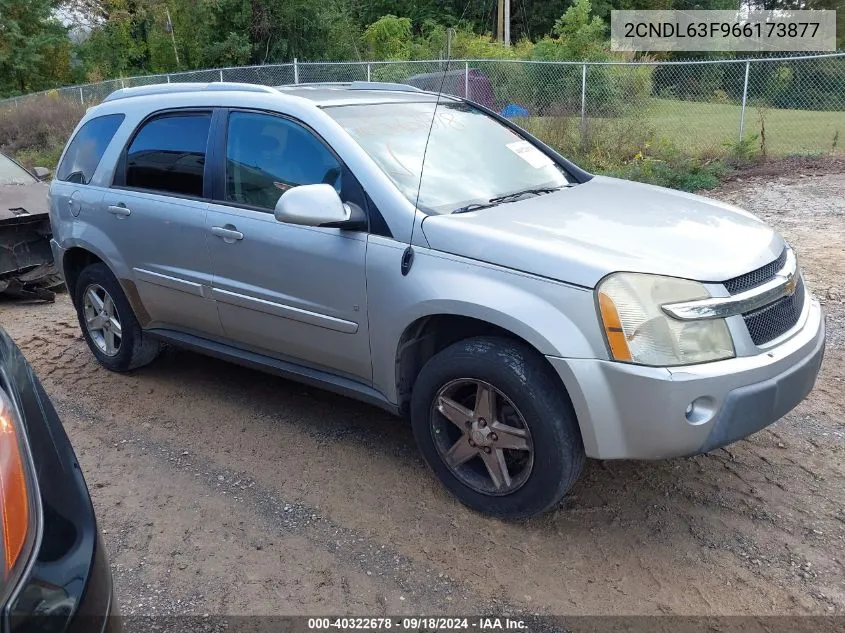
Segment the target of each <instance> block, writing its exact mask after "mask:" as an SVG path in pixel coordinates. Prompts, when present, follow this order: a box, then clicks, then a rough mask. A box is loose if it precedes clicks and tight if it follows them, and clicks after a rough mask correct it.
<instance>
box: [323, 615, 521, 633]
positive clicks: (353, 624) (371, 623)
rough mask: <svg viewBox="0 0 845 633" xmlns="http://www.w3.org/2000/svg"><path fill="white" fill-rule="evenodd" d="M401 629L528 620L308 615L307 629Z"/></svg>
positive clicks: (514, 626) (509, 626)
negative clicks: (327, 616) (313, 616)
mask: <svg viewBox="0 0 845 633" xmlns="http://www.w3.org/2000/svg"><path fill="white" fill-rule="evenodd" d="M394 628H395V629H398V630H403V631H422V630H426V631H429V630H430V631H447V630H473V629H474V630H478V631H527V630H528V625H527V623H526V622H525V621H524V620H522V619H519V618H510V617H475V618H467V617H456V618H448V617H426V616H419V617H402V618H389V617H373V618H366V617H357V618H356V617H347V618H309V619H308V630H310V631H331V630H343V629H348V630H355V629H357V630H388V629H394Z"/></svg>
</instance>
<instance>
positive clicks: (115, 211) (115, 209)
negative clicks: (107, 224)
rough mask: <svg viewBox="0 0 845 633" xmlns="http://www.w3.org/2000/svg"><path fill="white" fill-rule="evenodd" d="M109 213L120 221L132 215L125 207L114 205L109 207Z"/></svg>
mask: <svg viewBox="0 0 845 633" xmlns="http://www.w3.org/2000/svg"><path fill="white" fill-rule="evenodd" d="M109 213H111V214H112V215H113V216H115V217H117V219H118V220H119V219H120V218H126V217H129V216H130V215H132V212H131V211H130V210H129V209H127V208H126V207H124V206H123V205H113V206H110V207H109Z"/></svg>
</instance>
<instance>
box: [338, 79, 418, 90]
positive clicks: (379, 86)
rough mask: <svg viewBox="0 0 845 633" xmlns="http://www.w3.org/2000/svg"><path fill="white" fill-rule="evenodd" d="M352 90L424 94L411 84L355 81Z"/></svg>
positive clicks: (350, 86)
mask: <svg viewBox="0 0 845 633" xmlns="http://www.w3.org/2000/svg"><path fill="white" fill-rule="evenodd" d="M349 88H350V90H397V91H399V92H424V91H423V90H420V89H419V88H417V87H416V86H411V85H409V84H400V83H391V82H388V81H353V82H352V83H351V84H350V85H349Z"/></svg>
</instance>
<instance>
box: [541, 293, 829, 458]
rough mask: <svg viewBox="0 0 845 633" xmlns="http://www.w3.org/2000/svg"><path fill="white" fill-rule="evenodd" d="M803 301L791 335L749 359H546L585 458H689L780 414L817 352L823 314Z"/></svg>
mask: <svg viewBox="0 0 845 633" xmlns="http://www.w3.org/2000/svg"><path fill="white" fill-rule="evenodd" d="M808 304H809V307H808V309H806V313H805V315H802V319H801V323H802V324H801V325H800V327H799V329H798V330H797V332H796V333H794V334H793V335H792V336H791V337H790V338H789V339H788V340H786V341H785V342H783V343H781V344H780V345H777V346H775V347H773V348H771V349H766V350H765V351H762V352H760V353H758V354H756V355H753V356H743V357H737V358H732V359H729V360H724V361H718V362H715V363H705V364H702V365H692V366H687V367H675V368H669V369H665V368H659V367H642V366H639V365H630V364H625V363H617V362H611V361H604V360H595V359H565V358H555V357H548V359H549V362H550V363H551V364H552V366H554V368H555V369H556V370H557V372H558V374H559V375H560V377H561V379H562V380H563V383H564V385H565V386H566V388H567V390H568V391H569V396H570V398H571V399H572V404H573V406H574V408H575V412H576V414H577V416H578V423H579V425H580V427H581V435H582V436H583V440H584V447H585V449H586V452H587V455H588V456H589V457H595V458H598V459H660V458H666V457H678V456H683V455H694V454H697V453H703V452H706V451H710V450H713V449H715V448H718V447H719V446H724V445H725V444H729V443H730V442H734V441H736V440H738V439H741V438H743V437H746V436H748V435H750V434H751V433H754V432H755V431H758V430H760V429H762V428H764V427H766V426H768V425H770V424H772V423H773V422H775V421H776V420H778V419H779V418H781V417H783V416H784V415H785V414H786V413H787V412H789V411H790V410H792V409H793V408H794V407H795V406H796V405H797V404H798V403H799V402H801V400H803V399H804V398H805V397H806V396H807V394H808V393H810V391H811V390H812V388H813V385H814V384H815V380H816V376H817V375H818V373H819V368H820V366H821V362H822V356H823V355H824V340H825V333H824V317H823V315H822V312H821V308H820V306H819V304H818V302H817V301H815V300H811V301H809V302H808ZM693 402H696V408H695V409H694V411H693V413H691V414H690V415H688V414H687V407H688V406H689V405H690V404H691V403H693Z"/></svg>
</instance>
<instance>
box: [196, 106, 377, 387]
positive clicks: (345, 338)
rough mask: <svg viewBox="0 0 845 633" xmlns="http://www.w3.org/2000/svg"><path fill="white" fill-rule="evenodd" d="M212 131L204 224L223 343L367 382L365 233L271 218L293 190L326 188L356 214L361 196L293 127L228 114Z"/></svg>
mask: <svg viewBox="0 0 845 633" xmlns="http://www.w3.org/2000/svg"><path fill="white" fill-rule="evenodd" d="M220 131H221V133H220V135H219V138H218V142H219V144H218V150H217V153H218V154H220V155H221V160H220V161H218V163H219V164H218V169H219V172H218V173H217V178H216V179H215V182H216V183H219V187H218V188H217V189H216V190H215V198H216V199H215V200H214V201H213V202H212V203H211V205H210V207H209V211H208V215H207V221H206V225H207V230H208V235H209V240H210V241H209V248H210V252H211V261H212V267H213V270H214V279H213V284H214V298H215V299H216V300H217V302H218V310H219V313H220V320H221V322H222V325H223V330H224V332H225V335H226V337H227V338H229V339H231V340H232V341H235V342H237V343H238V344H239V345H240V346H243V347H246V348H249V349H253V350H256V351H259V352H263V353H265V354H269V355H273V356H276V357H279V358H284V359H290V360H293V361H295V362H298V363H300V364H304V365H309V366H312V367H316V368H322V369H327V370H330V371H332V372H333V373H339V374H346V375H348V376H350V377H353V378H355V379H358V380H363V381H365V382H369V381H370V380H371V378H372V368H371V364H370V345H369V326H368V322H367V285H366V271H365V260H366V253H367V233H366V231H347V230H341V229H336V228H324V227H308V226H296V225H293V224H283V223H281V222H278V221H276V219H275V217H274V215H273V210H274V208H275V205H276V201H277V200H278V199H279V197H281V195H282V193H283V192H284V191H286V190H287V189H290V188H291V187H296V186H299V185H304V184H316V183H326V184H332V185H334V186H335V187H336V189H337V190H338V191H339V192H340V194H341V197H342V198H343V199H344V201H345V202H348V203H352V204H358V205H359V206H362V208H364V207H363V205H365V204H366V203H365V201H364V200H363V190H362V189H361V187H360V185H359V184H358V183H357V181H356V180H355V179H354V177H353V176H352V175H351V173H349V172H348V171H347V170H346V169H345V167H344V165H343V164H342V163H341V161H340V160H339V159H338V158H337V157H336V156H335V154H334V153H333V152H332V151H331V150H330V149H329V148H328V147H327V146H326V145H325V144H324V143H323V142H322V140H321V139H319V138H318V137H317V136H316V135H315V134H314V132H313V131H311V130H310V129H308V128H307V127H305V126H304V125H302V124H301V123H299V122H297V121H293V120H291V119H288V118H284V117H281V116H277V115H274V114H268V113H265V112H252V111H232V112H230V113H229V116H228V121H227V122H226V123H225V125H221V126H220Z"/></svg>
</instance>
